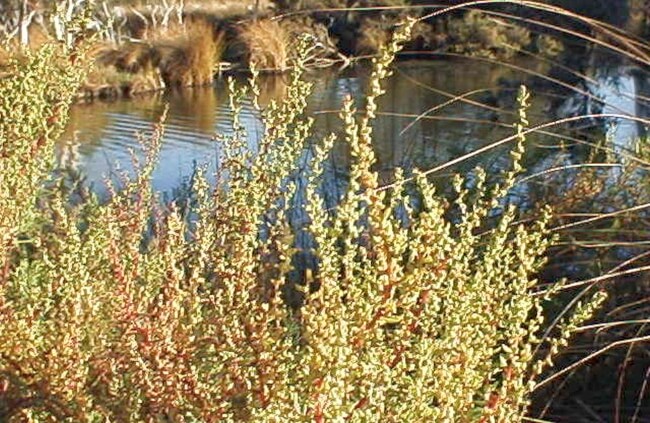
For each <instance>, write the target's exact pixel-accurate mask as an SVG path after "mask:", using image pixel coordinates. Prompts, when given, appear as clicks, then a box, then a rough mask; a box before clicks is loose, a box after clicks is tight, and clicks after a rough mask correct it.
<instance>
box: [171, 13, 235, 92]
mask: <svg viewBox="0 0 650 423" xmlns="http://www.w3.org/2000/svg"><path fill="white" fill-rule="evenodd" d="M223 50H224V35H223V33H221V32H218V33H216V34H215V30H214V28H213V27H212V26H209V25H207V24H198V23H194V24H192V25H191V26H190V28H189V29H188V30H187V32H186V33H185V34H184V35H183V36H181V37H179V38H176V39H175V40H173V41H171V42H170V43H169V44H164V47H162V51H163V53H162V56H163V57H162V59H161V62H160V71H161V75H162V78H163V80H164V81H165V83H166V84H167V85H168V86H188V85H205V84H210V83H212V81H213V79H214V75H215V73H216V71H217V65H218V64H219V62H220V60H221V55H222V53H223Z"/></svg>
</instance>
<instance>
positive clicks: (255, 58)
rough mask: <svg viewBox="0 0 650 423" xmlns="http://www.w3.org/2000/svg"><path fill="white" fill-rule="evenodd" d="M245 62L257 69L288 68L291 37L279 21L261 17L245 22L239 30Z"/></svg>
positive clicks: (273, 69) (279, 70)
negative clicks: (244, 52)
mask: <svg viewBox="0 0 650 423" xmlns="http://www.w3.org/2000/svg"><path fill="white" fill-rule="evenodd" d="M239 39H240V41H241V42H242V44H243V46H244V48H245V51H246V57H247V62H248V63H250V64H251V65H252V66H254V67H256V68H257V69H259V70H264V71H278V72H283V71H286V70H287V69H289V66H290V63H289V59H290V51H291V43H292V38H291V36H290V33H289V32H288V31H287V29H286V28H285V27H284V26H283V25H281V24H280V23H279V22H277V21H274V20H270V19H261V20H256V21H252V22H249V23H246V24H245V25H244V26H243V27H242V28H241V30H240V32H239Z"/></svg>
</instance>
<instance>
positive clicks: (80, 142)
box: [57, 58, 649, 197]
mask: <svg viewBox="0 0 650 423" xmlns="http://www.w3.org/2000/svg"><path fill="white" fill-rule="evenodd" d="M549 70H550V69H549V65H548V64H546V63H543V62H539V61H537V62H535V61H531V60H521V61H519V62H518V63H516V68H515V67H505V66H502V65H500V64H493V63H490V62H487V61H483V60H477V59H469V58H468V59H456V60H451V61H442V60H439V61H423V60H419V61H418V60H403V61H399V62H398V63H397V66H396V70H395V73H394V75H393V76H392V77H391V78H390V80H389V81H387V84H386V85H387V94H386V95H385V96H384V97H383V98H382V99H381V101H380V110H381V114H380V116H379V117H378V119H377V121H376V122H375V128H374V130H375V132H374V134H375V137H374V148H375V152H376V154H377V157H378V169H379V170H380V172H381V174H382V177H383V178H384V180H385V181H388V180H390V175H391V173H392V172H391V170H392V169H394V168H395V167H398V166H399V167H404V168H406V169H411V168H413V167H418V168H421V169H429V168H431V167H434V166H436V165H439V164H441V163H445V162H447V161H449V160H451V159H454V158H456V157H460V156H462V155H464V154H467V153H469V152H471V151H473V150H476V149H478V148H480V147H483V146H486V145H488V144H490V143H493V142H495V141H498V140H499V139H501V138H503V137H505V136H508V135H511V134H512V133H513V132H512V128H511V126H510V125H511V124H512V123H513V122H515V121H516V108H517V105H516V101H515V97H516V94H517V87H518V86H519V84H521V83H525V84H526V85H527V86H529V87H530V91H531V92H532V94H533V101H532V106H531V107H530V109H529V117H530V121H531V124H533V125H534V124H537V123H543V122H549V121H552V120H554V119H555V118H557V117H558V116H559V117H564V116H568V115H575V114H581V113H584V112H590V113H593V112H605V113H617V114H629V115H631V116H647V108H646V107H644V103H643V101H646V100H647V98H646V97H645V96H644V95H643V94H644V93H645V92H647V91H649V90H648V84H647V83H645V79H647V75H645V74H644V73H643V72H641V71H640V70H639V69H636V68H634V67H631V66H627V65H624V64H621V65H619V66H614V67H612V66H609V67H607V68H606V69H605V68H602V67H597V66H595V67H594V70H593V72H592V75H590V80H589V81H591V82H586V83H581V84H580V85H578V86H576V88H574V89H570V88H567V87H562V88H561V89H558V87H557V86H554V85H553V84H552V83H550V82H549V81H548V80H545V79H544V77H540V76H539V75H544V74H547V73H548V72H549ZM535 75H538V76H535ZM368 76H369V69H368V68H367V66H364V65H359V66H356V67H354V68H350V69H346V70H343V71H336V70H324V71H315V72H312V73H309V74H308V76H307V77H308V78H309V79H310V80H312V81H313V82H314V92H313V95H312V97H311V100H310V103H309V109H310V112H311V113H310V114H312V115H314V116H315V117H316V124H315V126H314V135H313V139H314V140H315V141H317V140H318V139H321V138H322V137H324V136H325V135H327V134H329V133H331V132H335V133H336V132H337V131H340V128H341V126H342V125H341V121H340V118H339V116H338V112H337V111H338V110H339V109H340V107H341V104H342V101H343V98H344V97H345V96H347V95H351V96H352V97H354V98H356V99H357V100H358V101H359V102H361V101H362V100H363V95H364V94H363V93H364V90H365V87H366V82H367V78H368ZM244 82H245V81H244V80H242V83H244ZM261 82H262V95H261V103H262V105H264V104H268V102H269V101H271V100H272V99H275V100H280V99H281V98H282V96H283V94H284V88H285V81H284V78H283V77H266V78H263V79H262V81H261ZM585 91H587V92H589V93H590V94H589V95H588V96H585V95H584V93H585ZM456 96H460V99H456V101H452V100H451V99H452V98H454V97H456ZM640 99H641V100H643V101H640ZM167 105H168V106H169V114H168V119H167V125H166V134H165V137H164V140H163V144H162V151H161V152H160V161H159V165H158V167H157V169H156V170H155V172H154V174H153V185H154V188H155V189H156V190H158V191H162V192H167V193H170V192H171V191H173V190H174V189H176V188H178V187H179V186H181V185H182V184H183V183H184V182H186V181H187V180H188V178H189V177H190V175H191V174H192V171H193V169H194V168H195V166H196V165H202V164H207V165H208V166H209V168H210V169H211V170H214V169H215V167H216V162H217V157H218V150H219V144H218V141H215V138H214V136H215V134H224V133H228V132H229V131H230V130H231V129H230V128H231V119H232V111H231V110H230V108H229V102H228V94H227V89H226V84H225V82H224V81H218V82H217V83H216V84H215V85H214V86H213V87H202V88H192V89H185V90H180V91H176V92H167V93H159V94H153V95H148V96H143V97H140V98H137V99H131V100H126V99H125V100H118V101H114V102H110V103H106V102H94V103H92V104H80V105H77V106H75V107H74V108H73V109H72V115H71V124H70V125H69V128H68V131H67V133H66V135H65V136H64V137H63V139H62V141H61V142H60V143H59V145H58V148H57V157H58V159H59V161H60V162H66V161H67V162H72V163H71V164H72V165H74V166H77V167H78V168H79V170H80V171H81V172H82V173H83V174H84V175H85V176H86V177H87V182H88V183H89V184H91V185H92V187H93V189H94V190H95V191H96V192H98V193H100V194H101V193H103V192H105V188H104V186H105V185H104V180H105V179H106V178H114V177H115V175H116V172H117V171H118V170H119V169H126V170H129V169H130V168H131V164H130V163H131V156H130V154H131V153H130V149H136V151H137V150H138V149H139V146H138V141H137V137H136V136H135V134H136V133H138V132H141V133H146V132H148V131H150V130H151V126H152V124H153V123H154V122H156V121H157V120H158V118H159V116H160V115H161V114H162V112H163V110H164V109H165V107H166V106H167ZM241 120H242V122H243V124H244V125H245V127H246V128H247V130H248V136H249V138H250V140H251V144H254V143H255V140H256V139H257V137H258V136H259V134H260V133H261V131H262V122H261V118H260V115H259V113H258V112H257V111H256V110H255V108H254V107H253V106H252V104H251V102H250V99H249V100H247V101H246V102H245V104H244V107H243V111H242V116H241ZM608 131H609V132H610V135H612V134H613V135H612V136H610V139H609V141H608V142H610V143H611V144H612V145H611V148H612V149H613V150H616V151H617V152H619V153H623V154H624V153H625V151H628V150H630V149H633V148H634V145H633V140H634V139H636V138H637V137H638V136H640V135H643V134H644V131H645V129H644V128H643V127H642V126H640V125H639V124H637V123H635V122H631V121H620V122H619V123H618V124H617V125H615V131H613V130H612V129H611V128H609V127H608V125H605V124H603V122H601V121H589V120H587V121H581V122H579V125H573V126H571V127H567V126H558V127H553V128H549V129H548V132H546V133H543V134H542V133H539V134H534V135H533V136H531V137H529V139H528V142H529V150H528V153H527V160H526V162H527V167H528V169H529V170H530V172H539V171H541V170H543V169H546V168H549V167H553V166H557V165H558V164H570V163H574V162H579V161H580V160H581V159H582V157H581V155H582V154H585V153H584V151H585V149H583V148H579V144H575V143H574V142H573V141H572V140H574V141H575V140H576V139H579V140H580V142H584V141H589V140H591V141H594V142H595V141H598V140H602V139H603V138H604V137H605V135H606V134H607V132H608ZM572 145H573V147H571V146H572ZM567 146H569V147H567ZM71 152H74V153H73V154H71ZM348 162H349V154H348V151H347V148H346V146H345V145H344V144H343V143H339V144H338V145H337V146H336V147H335V150H334V152H333V154H332V157H331V160H330V163H329V170H328V178H329V179H330V181H329V184H328V186H329V187H330V189H332V190H334V189H340V188H341V187H342V186H344V185H345V181H346V177H347V175H346V173H347V172H346V169H347V165H348ZM477 164H480V165H481V166H484V167H485V168H486V169H488V170H489V171H490V172H497V171H498V170H499V169H501V168H503V167H504V166H507V164H508V154H507V150H505V149H503V148H500V149H494V150H491V151H489V152H487V153H485V154H481V155H479V156H477V157H476V158H475V159H473V160H469V161H463V162H462V163H460V164H459V165H458V166H456V167H455V168H454V169H449V170H454V171H460V172H468V171H470V169H471V168H472V167H474V166H476V165H477ZM449 170H445V172H448V171H449ZM445 172H441V173H440V176H441V181H444V180H445V177H446V176H447V175H448V173H445ZM441 183H444V182H441ZM520 188H521V194H522V195H523V196H524V197H530V195H531V187H529V186H522V187H520Z"/></svg>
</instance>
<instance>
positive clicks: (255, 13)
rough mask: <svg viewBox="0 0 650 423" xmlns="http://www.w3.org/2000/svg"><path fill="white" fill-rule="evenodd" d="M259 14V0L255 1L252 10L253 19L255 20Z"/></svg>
mask: <svg viewBox="0 0 650 423" xmlns="http://www.w3.org/2000/svg"><path fill="white" fill-rule="evenodd" d="M259 14H260V0H255V7H254V9H253V19H255V20H257V18H258V17H259Z"/></svg>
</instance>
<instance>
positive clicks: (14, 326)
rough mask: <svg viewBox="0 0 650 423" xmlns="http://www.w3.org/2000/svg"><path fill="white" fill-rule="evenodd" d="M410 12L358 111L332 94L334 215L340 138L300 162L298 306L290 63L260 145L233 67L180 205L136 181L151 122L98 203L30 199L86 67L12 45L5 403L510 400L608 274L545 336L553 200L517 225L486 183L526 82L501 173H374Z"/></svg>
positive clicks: (324, 414)
mask: <svg viewBox="0 0 650 423" xmlns="http://www.w3.org/2000/svg"><path fill="white" fill-rule="evenodd" d="M411 26H412V25H411V23H409V24H406V25H403V26H401V27H400V28H399V29H398V30H397V32H396V34H395V36H394V39H393V41H392V42H391V43H390V44H389V45H388V46H386V47H385V48H384V49H383V50H382V52H381V54H380V56H379V57H378V58H377V59H375V60H374V72H373V75H372V78H371V82H370V87H369V89H368V94H367V97H366V104H365V108H364V109H363V110H362V111H361V113H360V116H361V117H359V113H357V110H355V109H354V105H353V103H352V101H351V100H350V99H348V100H347V101H346V102H345V104H344V106H343V110H342V112H341V116H342V119H343V122H344V127H345V131H344V132H345V138H346V142H347V143H348V144H349V146H350V148H351V151H352V155H353V163H352V169H351V180H350V186H349V189H348V191H347V194H346V195H345V196H344V197H343V199H342V200H341V203H340V204H339V206H338V207H337V208H336V210H335V213H333V214H330V213H328V212H327V211H326V210H325V207H324V205H323V202H322V201H321V199H320V198H319V195H318V194H317V189H316V187H317V184H318V181H319V178H320V175H321V172H322V162H323V161H324V160H325V159H326V157H327V155H328V151H329V148H330V147H331V146H332V143H333V142H334V137H328V138H327V139H325V140H324V141H323V145H322V146H321V147H320V148H319V149H318V153H317V154H316V157H315V158H314V159H313V161H312V164H311V167H310V171H309V172H310V173H309V179H310V181H311V183H310V185H309V186H308V187H307V198H308V201H307V204H306V205H305V209H306V212H308V213H309V215H310V217H311V223H310V225H309V228H308V230H309V232H310V233H311V235H312V236H313V238H314V241H315V247H314V248H313V251H311V253H312V254H313V255H314V256H315V257H317V259H318V268H317V269H316V270H315V271H313V272H307V273H306V275H305V279H306V281H305V282H306V284H305V286H304V288H298V289H301V290H302V291H303V295H304V302H303V305H302V306H301V307H300V308H298V309H291V308H289V307H288V306H286V305H285V303H284V301H283V298H282V295H281V291H282V289H281V288H282V287H283V286H285V285H287V284H288V283H289V281H288V276H287V275H288V273H289V271H290V270H291V268H292V265H291V258H292V256H293V254H294V252H295V244H294V240H293V235H292V233H293V231H292V229H291V227H290V226H289V223H288V222H287V219H286V214H287V211H288V208H289V207H290V205H291V204H292V198H293V196H294V195H295V193H296V191H297V188H296V186H295V184H293V183H291V180H292V177H293V175H294V172H295V169H296V167H297V162H298V159H299V158H300V157H301V154H302V152H303V149H304V147H305V143H306V140H307V138H308V136H309V135H310V129H311V125H312V122H313V120H312V118H310V117H308V116H306V115H305V107H306V101H307V97H308V95H309V93H310V90H311V84H310V83H308V82H305V81H304V80H303V79H302V78H301V76H302V75H301V73H302V71H301V69H300V67H298V68H297V69H296V70H295V71H293V73H292V75H291V83H290V85H289V88H288V95H287V96H286V99H285V100H284V101H283V102H282V103H277V104H276V103H272V104H271V105H270V106H268V108H266V109H265V110H264V111H263V115H264V122H265V128H266V129H265V133H264V134H263V137H262V139H261V140H260V148H259V151H258V152H257V153H252V152H250V150H248V149H247V148H246V145H247V143H246V134H245V133H244V129H243V127H242V125H241V124H240V122H239V117H238V116H239V111H240V107H239V104H240V102H241V99H242V98H243V96H244V95H246V93H247V91H251V92H252V93H253V95H256V93H257V92H258V90H257V88H256V85H255V83H253V84H252V88H249V89H248V90H247V89H246V88H241V87H235V85H234V84H231V91H232V93H231V102H232V107H233V109H234V111H235V118H234V122H233V127H234V134H233V135H232V136H229V137H223V138H222V140H221V142H222V143H223V145H224V157H223V163H222V166H221V168H220V172H219V174H218V175H217V185H216V187H215V188H211V187H210V186H209V184H208V183H207V181H206V178H205V177H204V176H203V175H202V173H201V172H199V175H198V177H197V178H196V183H195V186H194V188H193V190H194V193H193V196H194V198H195V200H196V201H195V202H194V203H193V206H192V207H193V209H192V216H193V217H194V218H193V219H191V220H188V219H186V218H185V217H183V214H182V213H181V212H180V211H179V210H176V209H174V208H172V209H171V210H165V209H163V208H162V207H161V206H160V202H159V201H158V199H157V196H156V195H155V194H154V193H153V192H152V189H151V184H150V178H151V172H152V170H153V169H154V167H155V165H156V156H157V151H158V149H159V146H160V142H161V140H162V138H163V134H164V125H163V124H162V123H160V124H158V125H157V126H156V127H155V130H154V132H153V134H152V135H151V137H149V138H148V139H147V140H145V141H146V143H145V150H146V151H147V154H146V157H145V159H144V160H142V161H141V163H139V164H138V166H137V167H138V169H139V172H138V173H137V175H136V176H135V177H132V178H130V179H125V182H124V186H123V187H121V189H120V190H117V189H114V190H113V192H114V194H113V196H112V198H111V199H110V200H109V201H108V202H106V203H105V204H101V205H99V204H98V203H97V202H95V201H90V202H88V203H83V204H81V205H76V206H75V205H71V202H70V201H69V199H68V198H66V197H65V196H64V195H56V194H51V195H48V196H47V197H46V198H47V201H44V200H42V199H43V198H45V197H44V196H43V195H42V194H43V193H42V190H41V187H42V186H43V182H44V180H45V179H46V177H47V175H48V169H49V166H50V157H51V156H52V139H54V138H55V137H56V136H58V134H59V132H60V129H61V127H62V125H63V122H64V121H65V117H66V113H65V112H66V110H67V107H68V105H69V104H70V101H71V99H72V95H73V93H75V92H76V88H77V87H78V85H79V83H80V80H81V79H80V77H79V75H80V74H81V72H79V71H77V70H76V67H75V66H68V67H60V66H55V65H53V63H56V62H57V61H56V60H53V59H52V58H53V56H55V55H56V54H57V53H56V52H57V51H58V50H55V49H54V48H51V47H47V48H45V49H44V50H42V51H41V52H39V53H37V54H35V55H33V56H31V55H30V56H29V57H28V60H27V61H26V62H25V63H22V64H15V69H14V72H13V73H12V76H10V77H8V78H5V79H3V80H2V81H1V82H0V92H1V93H2V95H1V96H0V113H1V114H0V152H2V154H1V155H0V164H1V165H2V180H1V184H0V233H1V234H2V235H1V236H2V250H1V251H0V253H1V255H0V259H1V260H2V261H1V264H2V268H1V269H2V272H1V273H0V420H2V421H74V422H78V421H93V422H94V421H97V422H100V421H101V422H103V421H124V422H128V421H133V422H136V421H174V422H176V421H179V422H180V421H188V422H189V421H265V422H266V421H277V422H283V421H316V422H325V421H360V422H367V421H394V422H403V421H434V422H454V421H458V422H464V421H477V422H488V421H495V422H497V421H498V422H514V421H520V420H521V419H522V417H523V416H524V415H525V413H526V408H527V406H528V402H529V397H530V393H531V392H532V390H533V389H534V387H535V378H536V376H538V375H539V374H540V373H541V372H542V371H544V369H545V368H546V366H547V365H548V364H549V363H550V359H551V358H552V357H553V356H554V355H555V353H556V352H557V350H558V348H559V347H561V346H562V345H564V344H565V343H566V341H567V339H568V337H569V334H570V331H571V329H572V328H573V327H575V325H577V324H579V323H580V322H582V321H583V320H585V319H587V318H588V317H589V316H590V315H591V314H592V312H593V311H594V309H595V307H597V305H598V303H599V302H600V301H602V295H600V294H597V295H596V296H595V297H594V298H593V299H592V300H590V301H588V302H586V303H584V304H579V305H577V306H576V310H575V311H574V313H573V315H572V317H570V318H569V319H567V320H566V321H565V322H564V323H563V324H562V325H561V326H560V327H559V329H558V330H557V331H556V332H554V336H553V337H552V338H546V339H540V337H539V334H540V333H541V331H542V330H543V329H545V327H546V326H545V324H544V319H543V313H544V305H545V303H546V301H547V300H548V299H549V298H550V296H551V294H552V292H548V293H546V294H544V293H541V294H540V295H537V294H534V293H533V288H534V285H535V282H536V281H535V274H536V272H537V271H538V270H539V269H540V267H541V266H542V264H543V263H544V258H543V257H544V252H545V250H546V248H547V247H548V245H549V243H550V242H551V239H550V238H549V236H548V233H547V230H546V223H547V221H548V218H547V217H546V218H542V219H541V220H540V221H539V222H537V223H536V224H535V225H533V226H532V227H525V226H523V225H519V224H516V223H515V218H516V216H517V213H516V210H515V208H514V207H512V206H503V205H502V201H501V199H502V198H503V197H504V196H505V194H506V193H507V191H508V190H509V189H510V187H511V186H512V185H513V184H514V182H515V180H516V178H517V175H518V174H519V172H520V171H521V166H520V158H521V154H522V151H523V144H524V141H525V139H524V136H523V133H524V129H525V125H526V115H525V107H526V102H527V94H526V92H525V90H522V92H521V93H520V98H519V100H520V104H521V111H520V123H519V124H518V134H519V137H518V140H517V143H516V146H515V148H514V149H513V152H512V158H513V167H512V170H511V171H509V172H507V173H506V174H505V175H504V178H503V179H504V180H503V182H502V183H501V184H500V185H499V186H496V187H488V186H486V184H485V179H486V178H485V173H484V172H482V171H481V170H478V171H477V172H476V175H477V178H476V180H475V181H474V184H473V185H474V187H473V188H472V189H471V190H469V189H468V188H466V184H465V183H464V180H463V178H462V177H461V176H457V177H456V178H455V179H454V186H455V187H456V191H457V197H456V199H455V200H454V202H453V203H452V204H448V203H447V201H446V200H445V199H444V198H443V197H441V196H440V195H438V194H436V192H435V190H434V188H433V186H432V185H431V184H430V183H429V182H428V181H427V180H426V178H425V177H424V176H421V175H420V176H417V175H416V177H415V180H414V181H411V182H412V183H414V184H415V185H416V186H417V187H418V193H417V194H416V195H417V197H418V198H419V199H420V200H421V203H422V206H421V207H418V208H417V210H415V208H414V207H412V204H413V201H412V198H411V197H410V196H409V194H408V193H407V190H406V189H403V188H404V186H405V184H406V181H405V180H404V177H403V176H402V175H401V173H399V172H398V174H397V175H396V178H397V184H396V185H395V186H394V187H393V188H392V189H390V190H389V189H380V187H379V183H378V176H377V173H375V172H374V171H373V170H372V168H373V164H374V163H375V157H374V153H373V150H372V122H373V119H374V118H375V113H376V109H377V105H376V100H377V98H378V97H379V96H381V95H382V94H383V88H382V81H383V80H385V79H386V78H387V77H388V76H389V75H390V70H389V68H390V65H391V63H392V61H393V59H394V56H395V54H396V52H397V51H398V50H399V44H400V43H401V42H403V41H404V40H406V39H407V38H408V36H409V31H410V29H411ZM411 191H412V190H411ZM39 199H40V200H41V201H39ZM450 208H452V209H453V210H454V213H448V211H449V209H450ZM398 209H399V210H401V211H405V213H404V212H400V213H398ZM499 209H500V210H501V214H500V217H499V218H498V222H497V223H496V225H494V226H493V229H492V230H491V231H489V232H485V231H483V235H479V229H481V228H484V227H485V226H486V225H487V221H488V216H489V215H493V214H494V211H495V210H499ZM405 215H406V216H405ZM450 215H457V216H459V218H458V219H454V220H451V219H450V218H449V217H448V216H450ZM545 215H546V216H548V212H546V213H545ZM269 222H270V223H269ZM538 294H539V293H538Z"/></svg>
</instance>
